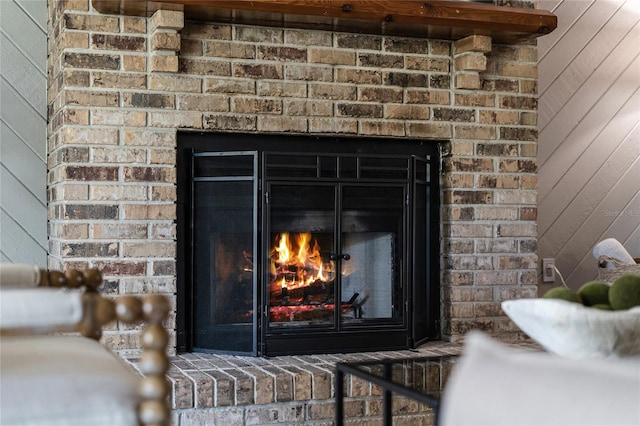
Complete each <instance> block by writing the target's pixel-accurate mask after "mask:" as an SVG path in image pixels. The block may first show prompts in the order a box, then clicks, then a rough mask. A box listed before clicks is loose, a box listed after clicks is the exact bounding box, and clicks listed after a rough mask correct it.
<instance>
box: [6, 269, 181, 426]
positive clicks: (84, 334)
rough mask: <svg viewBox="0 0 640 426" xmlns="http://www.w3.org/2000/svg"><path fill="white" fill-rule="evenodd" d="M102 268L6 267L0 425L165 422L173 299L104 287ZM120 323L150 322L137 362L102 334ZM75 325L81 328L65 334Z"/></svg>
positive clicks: (166, 415) (144, 332)
mask: <svg viewBox="0 0 640 426" xmlns="http://www.w3.org/2000/svg"><path fill="white" fill-rule="evenodd" d="M101 284H102V276H101V274H100V272H99V271H98V270H96V269H87V270H84V271H80V270H76V269H70V270H67V271H65V272H61V271H45V270H42V269H39V268H37V267H34V266H30V265H14V264H0V331H1V334H0V377H1V379H0V395H1V397H0V424H2V425H3V426H6V425H47V426H53V425H108V426H117V425H122V426H125V425H127V426H128V425H158V426H159V425H167V424H168V423H169V417H170V408H169V403H168V398H167V396H168V392H169V383H168V382H167V380H166V378H165V374H166V372H167V370H168V368H169V358H168V356H167V353H166V348H167V344H168V340H169V335H168V332H167V330H166V329H165V328H164V326H163V324H162V323H163V321H164V320H165V319H166V318H167V315H168V313H169V311H170V309H171V307H170V304H169V301H168V299H167V298H165V297H164V296H161V295H148V296H146V297H144V298H137V297H133V296H120V297H118V298H116V299H115V300H112V299H108V298H105V297H103V296H101V295H100V293H98V287H99V286H100V285H101ZM113 320H118V321H122V322H124V323H128V324H137V323H145V326H144V328H143V330H142V333H141V337H140V341H141V346H142V349H143V350H142V355H141V358H140V361H139V364H138V368H139V369H140V371H141V372H142V374H143V375H142V376H141V375H140V374H138V373H137V372H136V371H135V370H134V369H133V368H132V367H131V366H130V365H128V364H126V363H125V362H124V360H122V359H121V358H120V357H118V356H117V355H116V354H114V353H113V352H111V351H110V350H108V349H107V348H106V347H104V346H103V345H102V344H100V342H99V341H98V340H99V339H100V337H101V335H102V331H101V328H102V327H103V326H104V325H106V324H107V323H109V322H111V321H113ZM69 331H77V332H79V335H78V333H60V332H69Z"/></svg>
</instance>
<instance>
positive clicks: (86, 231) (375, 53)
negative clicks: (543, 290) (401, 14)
mask: <svg viewBox="0 0 640 426" xmlns="http://www.w3.org/2000/svg"><path fill="white" fill-rule="evenodd" d="M49 52H50V55H49V88H48V99H49V116H50V120H49V128H48V131H49V137H48V151H49V157H48V165H49V173H48V198H49V249H50V257H49V262H50V266H55V267H84V266H92V267H98V268H100V269H102V271H103V274H104V276H105V277H106V285H105V291H106V292H107V293H113V294H116V293H117V294H143V293H150V292H157V293H163V294H167V295H169V296H170V297H173V298H175V293H176V270H177V268H178V265H177V264H176V224H175V221H176V200H177V193H176V144H177V133H178V130H180V131H202V132H207V131H216V132H241V133H266V134H278V133H289V134H305V135H340V136H349V137H393V138H408V139H416V140H427V141H428V140H434V141H435V140H447V141H448V143H446V144H444V145H443V150H442V153H441V154H442V175H441V179H440V180H441V214H440V216H441V219H442V220H441V230H440V233H441V236H442V239H441V240H442V241H441V275H442V277H441V313H442V321H441V335H442V337H443V339H444V340H450V341H454V342H456V341H459V340H460V339H461V338H462V336H463V335H464V333H465V332H466V331H468V330H470V329H481V330H484V331H487V332H489V333H491V334H494V335H497V336H500V337H502V338H505V339H509V340H518V339H520V338H521V337H522V335H521V333H519V331H518V330H517V329H516V328H515V327H514V326H513V324H512V323H510V322H509V320H508V319H507V318H506V317H505V316H504V314H503V313H502V312H501V310H500V302H501V301H502V300H506V299H512V298H520V297H533V296H535V295H536V294H537V287H536V285H537V270H536V267H537V257H536V225H535V221H536V170H537V165H536V148H537V129H536V118H537V100H536V83H537V80H536V79H537V68H536V59H537V56H536V45H535V41H527V42H522V43H521V44H508V45H506V44H505V45H500V44H496V43H493V42H492V39H491V37H488V36H470V37H466V38H463V39H461V40H457V41H449V40H438V39H428V38H411V37H400V36H388V35H376V34H358V33H348V32H332V31H321V30H309V29H304V30H302V29H295V28H280V27H268V26H249V25H240V24H230V23H207V22H205V23H203V22H191V21H188V20H187V21H185V19H184V14H183V13H182V12H179V11H171V10H160V11H158V12H156V13H155V14H154V15H153V16H151V17H150V18H145V17H135V16H121V15H109V14H101V13H98V12H97V11H96V10H94V9H93V8H92V6H91V5H90V3H89V1H88V0H70V1H59V2H51V3H50V27H49ZM173 326H174V324H173V323H172V324H169V327H170V328H174V327H173ZM174 337H175V334H174ZM105 339H106V341H107V343H108V344H109V345H110V346H112V347H113V348H115V349H116V350H120V351H121V352H122V353H123V354H127V353H135V352H136V350H137V348H138V347H139V344H138V341H137V337H136V333H135V330H130V329H126V328H120V329H113V330H111V331H110V332H109V333H107V334H106V337H105Z"/></svg>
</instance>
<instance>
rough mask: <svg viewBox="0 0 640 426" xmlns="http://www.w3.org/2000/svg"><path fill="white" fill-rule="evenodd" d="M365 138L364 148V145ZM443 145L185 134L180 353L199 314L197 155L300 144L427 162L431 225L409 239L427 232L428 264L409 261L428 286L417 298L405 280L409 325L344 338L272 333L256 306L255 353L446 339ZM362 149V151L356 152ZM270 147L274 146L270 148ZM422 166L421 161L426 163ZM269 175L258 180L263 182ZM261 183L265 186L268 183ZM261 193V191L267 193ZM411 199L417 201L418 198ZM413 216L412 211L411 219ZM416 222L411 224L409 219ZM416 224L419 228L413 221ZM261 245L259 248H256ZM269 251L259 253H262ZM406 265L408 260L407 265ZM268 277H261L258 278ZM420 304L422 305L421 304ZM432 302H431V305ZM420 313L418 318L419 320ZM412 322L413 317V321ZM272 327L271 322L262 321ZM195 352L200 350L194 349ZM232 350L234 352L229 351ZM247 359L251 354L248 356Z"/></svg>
mask: <svg viewBox="0 0 640 426" xmlns="http://www.w3.org/2000/svg"><path fill="white" fill-rule="evenodd" d="M364 140H366V142H365V143H363V141H364ZM441 142H444V141H439V140H414V139H406V138H403V139H395V138H379V137H367V138H363V137H357V138H356V137H330V136H311V135H282V134H237V133H215V132H210V133H200V132H179V133H178V148H177V167H178V177H177V180H178V182H177V189H178V194H177V200H178V201H177V219H178V220H177V243H178V252H177V266H176V273H177V292H178V294H177V315H176V326H177V350H178V352H191V351H193V350H194V345H193V327H194V318H193V316H194V314H193V312H192V310H191V308H190V306H191V299H192V298H193V287H192V280H193V277H192V271H191V267H190V265H191V263H192V261H193V253H192V246H191V243H190V240H189V239H190V235H191V232H192V231H191V230H190V215H191V209H192V205H191V204H192V199H191V197H192V195H191V192H190V191H191V190H190V188H191V179H192V177H191V173H192V171H191V170H190V167H191V166H190V164H191V156H192V155H193V153H194V152H208V151H220V152H225V151H236V152H242V151H247V152H249V151H256V150H258V151H264V150H267V149H268V151H269V152H283V153H284V152H290V151H291V147H292V146H295V152H300V153H314V152H319V151H320V149H319V148H318V146H319V145H322V149H321V151H322V152H334V153H339V154H340V153H343V154H349V153H354V152H357V154H358V155H360V154H362V155H373V156H385V155H387V156H393V155H396V154H398V153H399V152H401V153H403V154H407V153H411V155H412V156H415V157H416V158H420V159H425V160H426V161H428V164H429V165H428V176H427V177H426V181H427V184H426V187H427V188H428V206H427V208H428V223H424V224H419V225H416V228H419V227H420V226H422V225H423V226H424V229H414V227H413V225H411V226H409V227H408V228H407V231H408V232H409V233H410V234H411V236H412V238H411V240H410V241H412V242H415V237H414V234H415V233H416V232H421V233H422V234H424V235H426V240H427V241H425V243H426V247H427V252H428V253H430V254H429V255H428V256H426V259H415V258H410V259H409V260H408V262H410V263H411V264H412V265H416V264H420V263H421V262H426V266H427V267H426V268H423V269H422V270H423V273H424V275H425V276H424V277H422V278H421V279H422V280H424V281H425V283H424V286H423V289H422V291H423V292H424V293H423V294H421V295H420V298H418V297H415V294H416V291H417V290H416V286H414V285H413V280H414V279H416V272H415V271H416V270H417V269H419V268H415V267H412V269H411V271H410V272H409V275H410V277H409V278H408V279H407V284H408V286H406V287H405V291H407V292H411V295H409V294H407V295H405V297H404V300H406V301H410V302H409V303H407V306H406V312H405V314H404V316H403V318H405V321H404V322H403V323H402V324H399V325H397V326H392V327H389V326H380V327H375V326H374V327H368V328H365V329H359V330H355V329H351V330H343V331H341V332H340V333H324V332H318V330H309V331H308V332H297V331H294V332H276V333H272V332H267V329H266V327H265V326H264V325H263V324H262V320H261V319H262V318H263V315H262V312H260V310H261V307H262V306H263V305H264V303H265V302H264V301H263V300H261V299H258V300H257V301H256V304H255V306H256V309H257V311H256V312H257V315H255V321H254V329H256V330H258V331H257V333H256V334H255V335H254V340H255V345H254V350H253V355H262V356H270V355H285V354H291V353H297V354H304V353H336V352H364V351H371V350H398V349H408V348H413V347H415V346H416V345H418V344H421V343H422V342H424V341H427V340H435V339H439V337H440V324H439V322H440V321H439V320H440V270H439V263H440V262H439V257H440V256H439V253H440V220H439V205H440V202H439V192H440V191H439V157H438V151H439V144H440V143H441ZM356 146H357V148H356ZM266 147H268V148H266ZM421 161H422V160H421ZM262 173H263V172H261V173H260V174H259V176H261V177H263V174H262ZM262 184H263V183H262V178H261V179H260V185H262ZM261 191H262V188H261ZM412 197H413V195H412ZM260 204H261V203H258V212H259V218H258V223H259V224H260V225H259V226H258V227H259V228H260V229H256V230H255V231H254V232H255V233H256V234H260V231H261V228H262V227H263V226H264V225H263V215H262V211H263V207H264V206H260ZM414 214H415V207H414V211H411V212H410V215H411V217H413V215H414ZM411 220H413V219H411ZM411 223H413V222H411ZM413 245H414V243H411V245H410V246H409V247H408V252H407V254H408V255H413V253H414V250H413V249H414V247H413ZM258 246H261V243H260V242H259V243H258ZM262 250H263V249H262V248H261V249H260V251H262ZM405 263H406V262H405ZM260 276H262V274H260ZM260 289H261V284H260V283H258V292H257V293H256V295H257V296H256V297H262V296H261V293H262V292H261V291H260ZM418 299H420V300H418ZM425 299H426V300H425ZM418 312H419V315H420V318H414V317H415V316H417V315H418ZM408 319H413V320H412V321H409V320H408ZM264 322H265V323H266V320H264ZM196 350H197V349H196ZM231 352H233V351H231ZM243 354H245V353H243Z"/></svg>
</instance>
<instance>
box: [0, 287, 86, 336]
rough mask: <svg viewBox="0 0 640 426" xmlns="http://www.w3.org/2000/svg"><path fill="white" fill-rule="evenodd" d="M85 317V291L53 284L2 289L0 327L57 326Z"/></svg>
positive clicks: (71, 323)
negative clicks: (49, 285) (83, 304)
mask: <svg viewBox="0 0 640 426" xmlns="http://www.w3.org/2000/svg"><path fill="white" fill-rule="evenodd" d="M81 319H82V293H81V292H79V291H67V290H60V289H52V288H34V289H3V290H2V291H0V328H3V329H15V328H35V329H39V328H56V327H68V326H73V325H75V324H77V323H79V322H80V320H81Z"/></svg>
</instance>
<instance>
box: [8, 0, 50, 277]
mask: <svg viewBox="0 0 640 426" xmlns="http://www.w3.org/2000/svg"><path fill="white" fill-rule="evenodd" d="M46 28H47V2H46V0H0V85H1V86H0V261H2V262H13V263H18V262H23V263H31V264H37V265H40V266H44V265H46V260H47V258H46V255H47V208H46V173H47V164H46V158H47V153H46V149H47V134H46V133H47V131H46V127H47V99H46V96H47V95H46V94H47V91H46V84H47V69H46V61H47V36H46Z"/></svg>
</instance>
